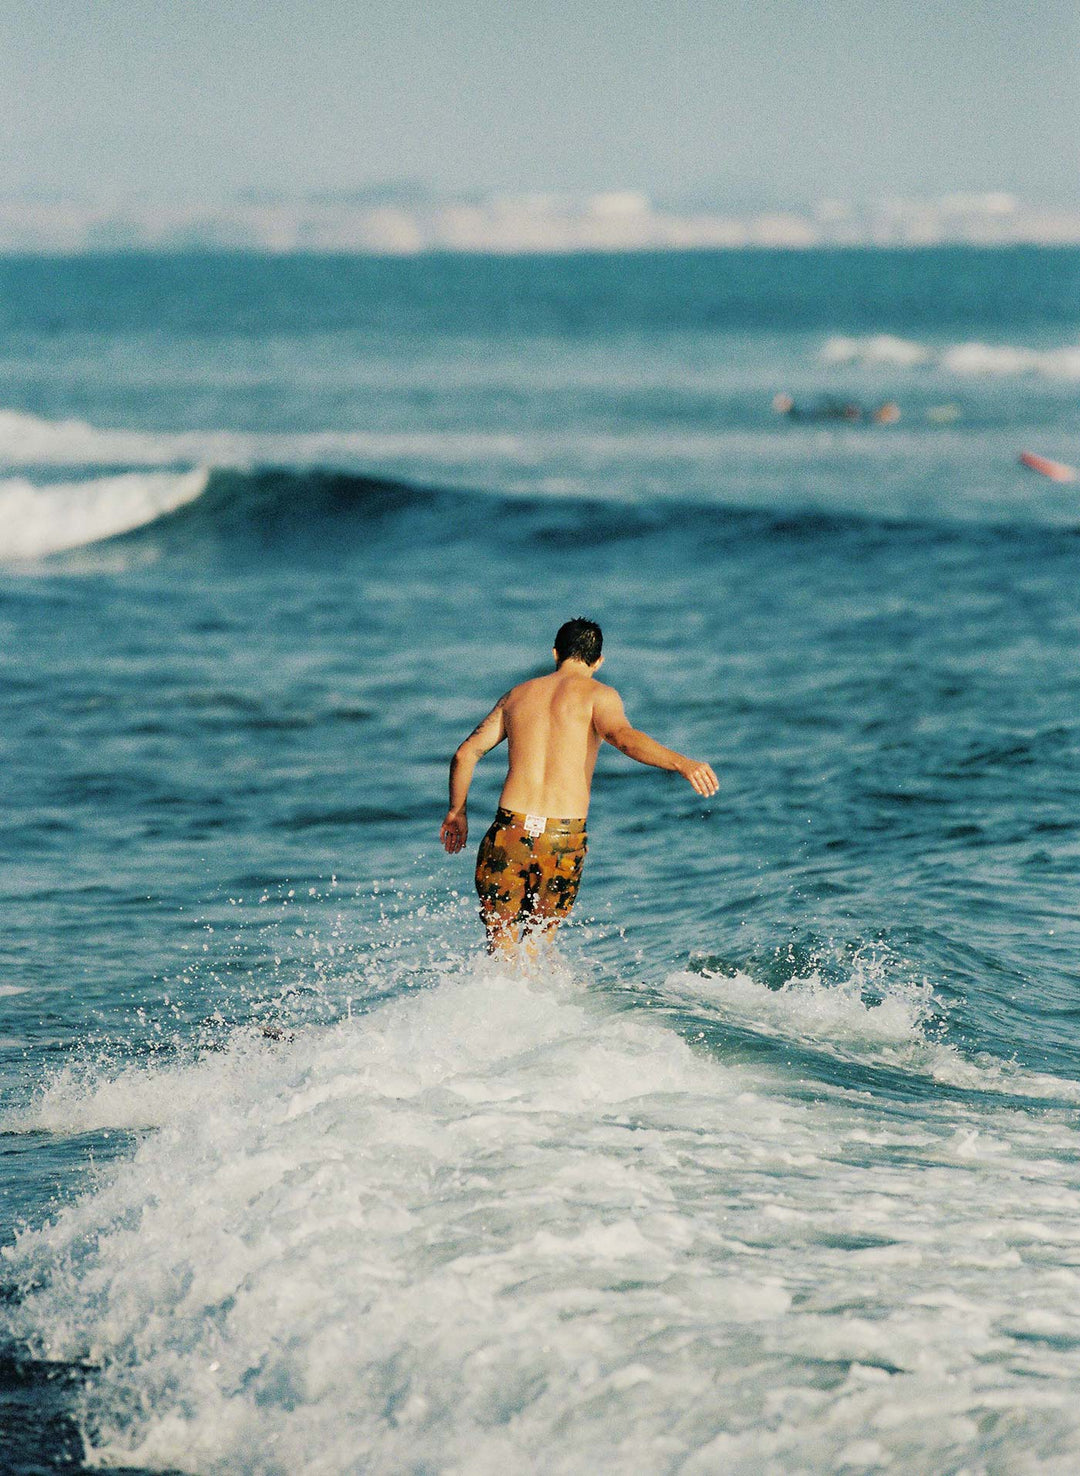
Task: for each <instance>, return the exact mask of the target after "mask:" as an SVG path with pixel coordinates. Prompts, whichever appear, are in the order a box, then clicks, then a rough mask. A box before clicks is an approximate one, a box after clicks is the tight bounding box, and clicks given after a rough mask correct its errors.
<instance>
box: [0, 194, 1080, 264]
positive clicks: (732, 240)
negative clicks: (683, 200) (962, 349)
mask: <svg viewBox="0 0 1080 1476" xmlns="http://www.w3.org/2000/svg"><path fill="white" fill-rule="evenodd" d="M949 242H968V243H972V244H977V245H995V246H997V245H1001V246H1004V245H1015V244H1019V243H1025V242H1028V243H1036V244H1045V245H1061V244H1080V209H1068V208H1061V209H1054V208H1039V207H1034V206H1030V205H1026V204H1025V203H1024V202H1022V201H1020V200H1019V199H1017V198H1016V197H1015V196H1013V195H1009V194H1004V193H990V194H956V195H946V196H943V197H940V198H936V199H892V200H881V201H878V202H875V203H874V204H872V205H869V206H865V207H855V206H853V205H850V204H848V203H846V202H845V201H842V200H824V201H821V202H820V203H819V204H818V205H817V206H816V207H815V208H814V209H812V210H810V211H794V210H792V211H776V212H771V213H763V214H728V213H726V212H725V211H723V210H722V209H720V208H714V209H706V208H701V207H697V208H693V209H679V208H675V207H664V206H660V205H654V204H653V203H652V202H651V201H650V200H649V199H648V197H647V196H645V195H643V194H640V193H638V192H636V191H625V190H621V191H613V192H610V193H607V194H597V195H589V196H572V195H561V194H535V195H513V196H509V195H507V196H501V195H500V196H492V197H490V198H486V199H437V198H433V197H430V196H428V195H426V194H425V193H424V192H422V191H407V190H404V191H400V192H395V191H394V190H393V189H385V188H384V189H378V188H373V189H370V190H358V191H355V192H352V193H347V192H342V193H334V194H325V193H324V194H317V195H309V196H304V197H298V198H286V197H281V198H274V197H269V196H260V195H256V194H248V195H242V196H237V197H234V198H232V199H228V200H221V201H213V202H212V201H206V200H164V199H153V200H152V199H148V198H133V199H124V200H111V201H110V200H94V201H91V200H62V199H46V198H41V199H33V198H6V199H0V251H2V252H7V253H10V252H60V253H68V252H75V253H78V252H87V251H102V250H105V251H107V250H122V249H136V250H150V251H181V250H185V249H203V250H253V251H265V252H270V253H280V252H296V251H314V252H355V253H363V254H370V255H389V256H411V255H416V254H418V253H420V252H430V251H460V252H480V253H491V254H504V255H506V254H514V253H524V252H572V251H646V250H661V251H664V250H676V251H677V250H689V249H693V248H723V247H745V246H757V247H766V248H773V249H783V248H797V247H805V246H828V245H845V246H847V245H852V246H929V245H938V244H943V243H949Z"/></svg>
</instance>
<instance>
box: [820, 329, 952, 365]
mask: <svg viewBox="0 0 1080 1476" xmlns="http://www.w3.org/2000/svg"><path fill="white" fill-rule="evenodd" d="M819 356H820V358H822V359H823V360H824V361H825V363H826V364H894V365H901V366H903V367H905V368H907V367H910V366H912V365H915V364H925V363H927V362H928V361H929V359H930V351H929V349H927V348H925V347H924V346H923V345H922V344H921V343H914V342H912V340H911V339H908V338H894V337H893V336H892V335H891V334H889V333H874V334H871V335H870V337H868V338H842V337H834V338H830V339H827V340H826V342H825V343H824V344H823V345H822V347H821V350H820V355H819Z"/></svg>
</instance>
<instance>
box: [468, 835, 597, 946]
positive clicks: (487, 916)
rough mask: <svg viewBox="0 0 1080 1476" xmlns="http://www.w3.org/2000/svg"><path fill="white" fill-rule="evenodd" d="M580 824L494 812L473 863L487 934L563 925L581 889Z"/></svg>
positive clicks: (582, 854) (582, 842)
mask: <svg viewBox="0 0 1080 1476" xmlns="http://www.w3.org/2000/svg"><path fill="white" fill-rule="evenodd" d="M586 849H587V841H586V835H585V821H584V820H561V819H552V818H550V817H549V816H547V815H518V814H516V813H515V812H514V811H513V810H503V809H499V810H496V811H495V819H494V821H493V823H492V826H491V829H490V830H489V831H488V833H487V835H485V836H484V839H483V840H482V841H481V842H480V850H479V853H478V854H477V857H476V893H477V896H478V897H479V898H480V916H481V917H482V918H483V920H484V923H485V925H486V926H487V927H488V928H505V927H508V926H512V925H514V924H517V923H530V922H535V923H538V924H540V926H542V927H543V926H550V925H553V924H556V923H560V922H562V921H563V920H564V919H565V918H566V917H567V915H568V914H569V912H570V909H571V907H573V905H574V902H575V900H576V898H577V894H578V887H579V886H580V885H581V868H582V867H583V866H584V864H585V851H586Z"/></svg>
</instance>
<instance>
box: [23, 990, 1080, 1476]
mask: <svg viewBox="0 0 1080 1476" xmlns="http://www.w3.org/2000/svg"><path fill="white" fill-rule="evenodd" d="M698 984H699V987H700V985H701V981H700V980H698ZM672 987H673V988H674V987H682V988H683V990H684V991H689V988H690V986H689V984H688V983H687V982H686V979H681V980H676V981H675V984H673V985H672ZM807 998H808V997H807ZM807 998H803V997H801V996H800V994H799V991H797V990H790V991H788V992H787V993H786V994H785V993H784V992H783V991H780V992H779V994H778V996H777V1000H776V1004H777V1008H778V1009H782V1008H783V1007H784V1006H785V1004H786V1006H787V1007H788V1008H789V1009H794V1010H796V1011H798V1010H800V1009H801V1010H803V1011H804V1019H805V1009H806V1006H807ZM813 1008H814V1010H815V1011H816V1015H815V1018H816V1021H817V1026H818V1028H819V1029H820V1030H821V1031H822V1032H823V1033H828V1031H829V1030H830V1029H832V1028H835V1025H836V1022H837V1020H839V1019H840V1018H841V1016H842V1015H843V1010H839V1011H837V1012H835V1013H834V1016H833V1018H832V1023H831V1024H830V1021H829V1019H828V1017H827V1009H826V1005H825V1003H824V1002H823V1001H822V1000H817V1001H816V1003H815V1004H814V1006H813ZM910 1008H912V1006H911V1005H910V1002H909V1004H908V1005H903V1004H901V1005H899V1006H898V1007H897V1008H896V1010H895V1011H894V1013H893V1014H892V1015H891V1016H889V1015H885V1016H881V1015H880V1009H879V1010H877V1011H868V1012H866V1013H867V1017H868V1018H869V1016H870V1015H874V1016H875V1017H876V1018H875V1019H874V1020H873V1021H872V1023H871V1024H870V1025H869V1026H864V1027H861V1028H862V1029H863V1033H864V1036H866V1037H867V1039H868V1040H869V1041H870V1044H871V1046H873V1043H874V1042H875V1041H876V1043H877V1045H879V1046H880V1045H881V1044H882V1043H883V1042H889V1041H894V1040H902V1039H903V1038H904V1036H905V1034H907V1033H910V1032H911V1031H912V1030H915V1031H916V1033H917V1032H918V1029H919V1028H920V1027H919V1026H918V1023H917V1021H915V1019H914V1017H913V1016H912V1015H911V1014H910V1013H906V1011H908V1010H909V1009H910ZM759 1013H760V1010H759ZM905 1020H906V1023H905ZM849 1033H852V1032H850V1031H849ZM855 1033H857V1032H855ZM788 1086H793V1087H795V1088H796V1090H794V1091H793V1092H789V1091H788V1089H787V1088H788ZM106 1125H111V1126H116V1127H120V1126H126V1127H131V1126H154V1127H155V1128H156V1131H155V1132H153V1133H152V1134H151V1135H150V1136H148V1137H146V1138H145V1139H144V1141H143V1142H142V1143H141V1145H140V1146H139V1148H138V1150H137V1151H136V1152H135V1154H134V1157H133V1158H132V1159H131V1161H130V1162H128V1163H126V1164H123V1165H121V1166H120V1167H119V1168H116V1167H114V1168H113V1169H112V1170H110V1171H109V1174H108V1175H107V1176H106V1177H104V1178H103V1179H102V1182H101V1183H100V1185H99V1187H98V1188H97V1189H96V1190H95V1191H94V1192H92V1193H90V1194H89V1195H87V1196H86V1197H84V1198H83V1199H81V1200H79V1201H77V1202H76V1203H74V1204H72V1205H70V1206H68V1207H67V1208H66V1209H64V1210H63V1211H62V1212H61V1213H60V1214H59V1215H58V1217H57V1218H56V1220H55V1222H53V1223H52V1224H50V1225H48V1226H46V1227H45V1228H43V1229H41V1230H37V1231H34V1232H27V1233H25V1234H23V1235H22V1236H21V1237H20V1238H19V1240H18V1242H17V1244H16V1245H15V1246H14V1247H13V1248H12V1249H10V1250H8V1251H7V1252H5V1262H6V1264H5V1266H4V1270H5V1272H6V1275H7V1277H8V1278H9V1279H10V1278H12V1277H14V1278H15V1279H16V1280H17V1281H19V1282H22V1283H25V1284H27V1285H28V1288H29V1286H30V1285H31V1284H33V1283H35V1282H36V1283H38V1285H37V1288H36V1289H28V1291H27V1294H26V1297H25V1300H24V1302H23V1303H22V1305H21V1306H20V1307H18V1308H17V1309H15V1311H14V1312H13V1313H12V1314H11V1315H12V1316H13V1317H14V1319H15V1330H16V1331H17V1332H19V1333H21V1334H22V1335H23V1336H25V1337H27V1338H28V1339H29V1342H30V1346H31V1348H32V1349H33V1351H34V1352H35V1353H37V1354H38V1355H39V1356H41V1357H45V1358H53V1359H67V1360H71V1359H88V1360H90V1361H92V1362H94V1363H96V1364H98V1365H99V1366H100V1368H101V1375H100V1378H99V1380H98V1381H97V1384H96V1387H95V1388H94V1389H93V1390H92V1391H91V1393H90V1395H89V1399H88V1405H87V1409H86V1411H85V1413H84V1421H85V1428H86V1429H87V1431H88V1432H89V1434H90V1438H91V1448H92V1452H93V1456H94V1459H96V1460H98V1461H101V1462H108V1463H114V1464H135V1465H145V1466H149V1467H152V1468H155V1469H157V1468H169V1469H175V1470H181V1471H190V1472H200V1473H204V1472H209V1471H216V1472H238V1473H239V1472H252V1471H258V1472H265V1473H283V1476H284V1473H286V1472H289V1473H291V1472H295V1471H300V1470H303V1471H305V1472H310V1473H315V1476H318V1473H327V1476H329V1473H335V1476H336V1473H341V1472H345V1471H359V1470H371V1471H406V1470H409V1471H419V1470H429V1471H440V1472H447V1473H451V1472H457V1473H462V1476H464V1473H466V1472H467V1473H469V1476H473V1473H496V1472H502V1471H506V1470H514V1471H524V1470H535V1469H541V1468H542V1469H544V1470H545V1471H550V1472H558V1473H568V1476H569V1473H578V1472H586V1471H588V1472H590V1473H591V1472H619V1473H623V1472H629V1473H636V1472H642V1473H644V1472H649V1473H652V1472H658V1471H674V1470H676V1469H678V1470H681V1471H689V1472H694V1473H698V1476H705V1473H711V1472H714V1471H717V1470H724V1471H727V1472H734V1473H750V1472H760V1471H762V1470H770V1469H775V1470H796V1469H798V1470H821V1471H824V1470H871V1469H875V1468H879V1467H880V1468H885V1467H886V1466H888V1467H889V1468H890V1469H892V1470H904V1471H916V1470H942V1469H960V1468H961V1467H962V1466H967V1467H968V1468H970V1469H972V1470H976V1469H982V1468H984V1467H986V1468H988V1467H987V1462H988V1461H990V1462H996V1466H999V1467H1000V1468H1001V1469H1006V1468H1008V1469H1010V1470H1018V1471H1021V1470H1025V1469H1031V1470H1035V1469H1039V1470H1061V1471H1063V1472H1064V1471H1065V1470H1068V1469H1071V1467H1070V1465H1069V1462H1073V1463H1075V1461H1076V1459H1077V1457H1078V1455H1080V1412H1078V1411H1077V1409H1076V1407H1075V1402H1074V1401H1073V1399H1072V1390H1073V1389H1074V1388H1075V1385H1076V1381H1077V1378H1078V1377H1080V1351H1078V1350H1080V1319H1078V1318H1077V1317H1076V1316H1075V1315H1074V1314H1073V1313H1072V1312H1071V1311H1070V1310H1069V1309H1070V1307H1071V1305H1072V1303H1073V1302H1074V1301H1075V1298H1076V1292H1077V1291H1078V1290H1080V1274H1078V1272H1077V1270H1076V1269H1075V1268H1076V1266H1077V1264H1078V1263H1080V1183H1078V1172H1077V1168H1076V1164H1075V1161H1074V1157H1075V1155H1074V1144H1073V1128H1072V1125H1071V1121H1070V1119H1069V1117H1068V1115H1067V1114H1061V1115H1060V1116H1055V1115H1054V1114H1052V1113H1049V1114H1046V1113H1044V1114H1042V1115H1040V1116H1039V1117H1033V1116H1032V1115H1030V1114H1028V1113H1025V1112H1022V1111H1015V1110H1006V1109H1004V1108H1001V1109H997V1110H996V1111H993V1112H987V1111H985V1110H982V1111H977V1110H975V1109H974V1108H971V1109H968V1108H963V1107H958V1106H956V1105H949V1104H939V1105H934V1104H931V1106H930V1107H928V1108H923V1109H919V1110H914V1109H912V1110H911V1111H909V1112H904V1111H893V1112H892V1113H890V1114H882V1113H879V1112H877V1111H875V1110H873V1104H872V1103H868V1102H865V1101H862V1100H860V1099H859V1098H858V1097H857V1096H852V1095H849V1094H844V1093H835V1092H834V1093H829V1092H828V1091H824V1090H819V1091H817V1092H816V1093H815V1095H814V1097H813V1098H812V1099H808V1098H807V1095H806V1093H805V1092H803V1091H801V1090H800V1089H799V1083H798V1081H797V1080H794V1079H791V1078H790V1077H789V1078H785V1076H784V1073H783V1071H782V1069H781V1068H776V1069H773V1070H769V1069H765V1068H762V1067H751V1066H749V1065H737V1064H734V1063H727V1062H725V1061H724V1060H723V1059H718V1058H716V1057H714V1056H710V1055H708V1054H705V1053H704V1052H703V1051H698V1050H695V1049H693V1048H692V1047H691V1046H689V1045H687V1044H685V1043H684V1042H683V1041H682V1040H681V1039H680V1038H679V1037H678V1036H677V1035H676V1034H674V1033H673V1032H672V1031H671V1030H670V1029H668V1028H666V1027H665V1026H664V1025H663V1024H662V1023H661V1021H659V1020H657V1019H655V1018H652V1017H651V1016H650V1014H649V1012H648V1011H647V1010H645V1009H643V1008H637V1009H631V1010H625V1009H623V1010H621V1011H618V1012H615V1011H613V1010H612V1009H611V1008H610V1007H609V1006H608V1005H607V1003H606V996H605V995H604V994H603V993H601V994H598V995H597V994H588V993H585V992H583V991H582V990H581V989H580V988H574V987H573V986H571V985H568V984H567V983H566V982H565V981H563V982H561V983H560V982H558V981H556V980H544V979H540V980H534V981H532V982H529V981H527V980H523V979H519V978H511V977H507V976H505V975H503V974H500V973H499V972H498V971H493V970H490V969H488V968H485V967H478V968H476V969H475V970H471V969H468V968H466V969H465V970H463V971H462V972H461V973H460V974H458V975H456V976H449V975H448V976H447V977H446V978H445V980H444V981H443V983H442V984H441V986H440V987H438V988H437V989H433V990H427V991H423V992H420V993H414V994H411V995H410V996H409V997H407V998H403V999H399V1000H397V1001H394V1002H391V1003H389V1004H387V1005H385V1006H383V1007H381V1008H380V1009H378V1010H377V1011H376V1012H374V1013H372V1014H370V1015H367V1016H365V1017H363V1018H356V1019H353V1020H352V1021H348V1022H345V1023H343V1024H341V1025H340V1026H338V1027H335V1028H333V1029H330V1030H326V1031H304V1032H301V1033H300V1034H298V1035H297V1037H296V1038H295V1039H293V1040H292V1041H282V1042H278V1043H276V1044H269V1043H267V1042H265V1041H260V1040H258V1039H255V1038H253V1037H252V1036H251V1035H244V1036H241V1037H238V1038H237V1039H236V1041H235V1042H234V1043H233V1045H232V1047H231V1048H230V1049H229V1050H227V1051H226V1052H224V1053H221V1054H214V1055H211V1056H208V1057H207V1058H205V1059H203V1060H201V1061H200V1062H198V1063H195V1064H188V1065H174V1066H173V1067H172V1068H157V1069H151V1070H143V1069H141V1068H134V1067H132V1068H129V1069H128V1070H126V1071H124V1072H122V1073H121V1074H120V1075H118V1076H116V1077H114V1078H113V1079H108V1080H101V1081H96V1080H95V1079H94V1078H92V1077H91V1078H88V1079H87V1078H84V1079H81V1080H80V1079H79V1078H77V1077H75V1076H73V1075H70V1074H69V1075H67V1076H65V1077H62V1078H60V1079H59V1080H58V1081H57V1082H56V1083H55V1084H54V1086H53V1087H52V1088H51V1089H50V1090H49V1091H47V1092H46V1093H45V1095H44V1096H43V1097H42V1098H41V1100H40V1101H39V1102H38V1104H37V1105H36V1107H35V1108H34V1109H33V1110H32V1111H31V1112H30V1113H29V1114H25V1115H23V1116H22V1117H20V1118H19V1119H18V1120H15V1119H10V1120H9V1121H8V1122H7V1124H6V1126H7V1127H8V1128H9V1129H15V1130H18V1129H22V1128H36V1129H39V1130H40V1129H50V1130H53V1131H69V1132H83V1131H87V1130H90V1129H93V1128H101V1127H103V1126H106ZM1025 1462H1026V1463H1028V1464H1027V1465H1025ZM995 1468H996V1467H995Z"/></svg>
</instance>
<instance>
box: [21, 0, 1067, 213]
mask: <svg viewBox="0 0 1080 1476" xmlns="http://www.w3.org/2000/svg"><path fill="white" fill-rule="evenodd" d="M1078 84H1080V7H1078V6H1077V5H1076V4H1075V0H1028V3H1027V4H1025V5H1021V4H1020V3H1019V0H1008V3H1006V0H979V3H978V4H974V3H967V4H964V3H962V0H952V3H934V4H930V3H927V0H896V3H895V4H891V5H890V4H884V3H881V0H846V3H836V0H754V3H749V0H711V3H709V0H663V3H660V0H530V3H524V0H519V3H518V4H517V5H514V4H512V3H507V0H422V3H415V4H405V3H401V0H366V3H365V0H350V3H345V0H212V3H211V0H173V3H171V4H164V3H162V0H156V3H155V0H34V3H29V0H0V87H2V88H3V91H4V95H5V104H4V107H3V110H2V115H3V116H2V121H0V129H2V138H0V145H2V147H0V190H2V191H4V192H28V191H56V192H60V193H82V192H89V193H98V192H105V193H109V192H120V193H128V192H134V191H145V190H149V191H152V192H160V193H170V192H173V193H192V192H199V191H206V192H207V193H209V194H220V193H223V192H228V191H232V190H236V189H243V188H245V187H250V188H255V189H260V190H280V191H282V192H286V193H290V192H294V191H302V190H308V189H349V188H352V187H356V186H360V185H364V184H367V183H370V182H374V181H380V180H411V181H417V182H420V183H423V184H427V185H430V186H432V187H433V188H434V189H436V190H437V191H477V192H487V191H493V190H497V191H529V190H560V189H565V190H571V191H581V190H597V189H641V190H646V191H648V192H649V193H651V194H652V195H654V196H655V197H658V198H661V199H664V198H669V199H670V198H679V197H684V198H693V197H695V196H698V197H701V198H703V199H705V200H708V201H711V202H714V203H719V204H724V203H725V202H726V203H729V204H734V205H736V206H740V207H742V206H746V205H757V204H763V205H767V204H783V203H787V204H793V205H798V204H804V203H807V202H809V201H813V200H817V199H820V198H822V197H826V196H839V197H846V198H854V199H868V198H876V197H879V196H881V195H887V194H936V193H942V192H946V191H953V190H988V189H1007V190H1013V191H1016V192H1017V193H1019V194H1021V195H1022V196H1024V197H1025V198H1026V199H1029V200H1031V201H1033V202H1046V203H1051V202H1054V201H1062V202H1063V203H1073V204H1075V203H1076V202H1077V201H1078V200H1080V106H1078V102H1077V93H1078Z"/></svg>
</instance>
